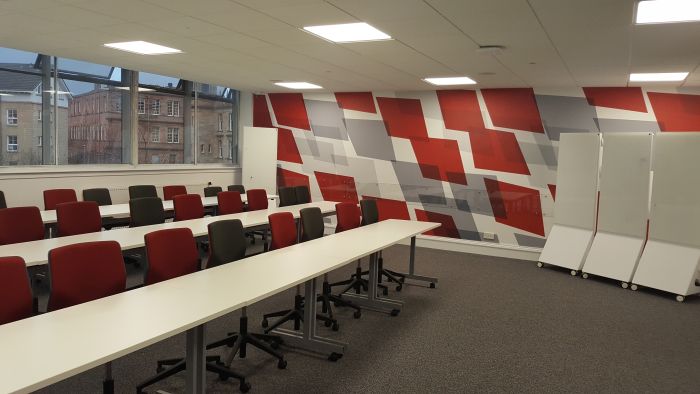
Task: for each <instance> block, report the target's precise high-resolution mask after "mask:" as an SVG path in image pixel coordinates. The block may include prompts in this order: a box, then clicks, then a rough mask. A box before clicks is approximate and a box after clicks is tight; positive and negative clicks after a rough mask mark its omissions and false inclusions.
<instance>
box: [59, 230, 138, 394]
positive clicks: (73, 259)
mask: <svg viewBox="0 0 700 394" xmlns="http://www.w3.org/2000/svg"><path fill="white" fill-rule="evenodd" d="M49 275H50V278H51V293H50V294H49V305H48V311H55V310H57V309H62V308H67V307H69V306H73V305H77V304H81V303H83V302H88V301H93V300H96V299H98V298H103V297H108V296H111V295H114V294H118V293H121V292H122V291H124V288H125V287H126V269H125V268H124V259H123V258H122V251H121V248H120V247H119V243H118V242H116V241H100V242H85V243H78V244H73V245H67V246H62V247H59V248H56V249H52V250H51V251H49ZM102 387H103V392H104V393H113V392H114V380H113V379H112V365H111V362H108V363H107V364H105V378H104V381H103V382H102Z"/></svg>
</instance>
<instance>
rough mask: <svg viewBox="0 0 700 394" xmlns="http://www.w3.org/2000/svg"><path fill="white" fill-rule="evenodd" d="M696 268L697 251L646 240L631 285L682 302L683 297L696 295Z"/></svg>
mask: <svg viewBox="0 0 700 394" xmlns="http://www.w3.org/2000/svg"><path fill="white" fill-rule="evenodd" d="M699 265H700V249H699V248H696V247H692V246H683V245H676V244H672V243H669V242H663V241H657V240H649V241H648V242H647V245H646V247H645V248H644V253H642V258H641V259H640V260H639V266H638V267H637V272H636V273H635V274H634V278H632V283H633V284H635V285H638V286H643V287H649V288H652V289H657V290H662V291H667V292H669V293H673V294H676V295H677V297H676V299H677V300H678V301H679V302H682V301H683V299H685V296H688V295H691V294H698V293H700V286H697V285H696V283H695V280H696V279H697V278H698V266H699ZM635 287H636V286H635Z"/></svg>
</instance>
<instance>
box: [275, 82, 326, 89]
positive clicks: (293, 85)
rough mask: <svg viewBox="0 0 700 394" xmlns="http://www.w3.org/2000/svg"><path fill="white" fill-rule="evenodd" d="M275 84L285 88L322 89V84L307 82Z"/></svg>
mask: <svg viewBox="0 0 700 394" xmlns="http://www.w3.org/2000/svg"><path fill="white" fill-rule="evenodd" d="M275 85H277V86H282V87H283V88H287V89H323V87H322V86H318V85H314V84H313V83H308V82H275Z"/></svg>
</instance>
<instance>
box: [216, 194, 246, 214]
mask: <svg viewBox="0 0 700 394" xmlns="http://www.w3.org/2000/svg"><path fill="white" fill-rule="evenodd" d="M216 201H217V202H218V208H217V211H216V212H218V214H219V215H230V214H232V213H241V212H243V200H241V193H239V192H219V194H217V195H216Z"/></svg>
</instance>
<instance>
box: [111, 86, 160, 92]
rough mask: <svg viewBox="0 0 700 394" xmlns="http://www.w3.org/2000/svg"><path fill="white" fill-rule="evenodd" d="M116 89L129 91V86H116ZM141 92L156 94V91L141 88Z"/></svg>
mask: <svg viewBox="0 0 700 394" xmlns="http://www.w3.org/2000/svg"><path fill="white" fill-rule="evenodd" d="M114 88H115V89H119V90H129V87H128V86H115V87H114ZM139 92H155V89H150V88H142V87H140V86H139Z"/></svg>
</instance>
